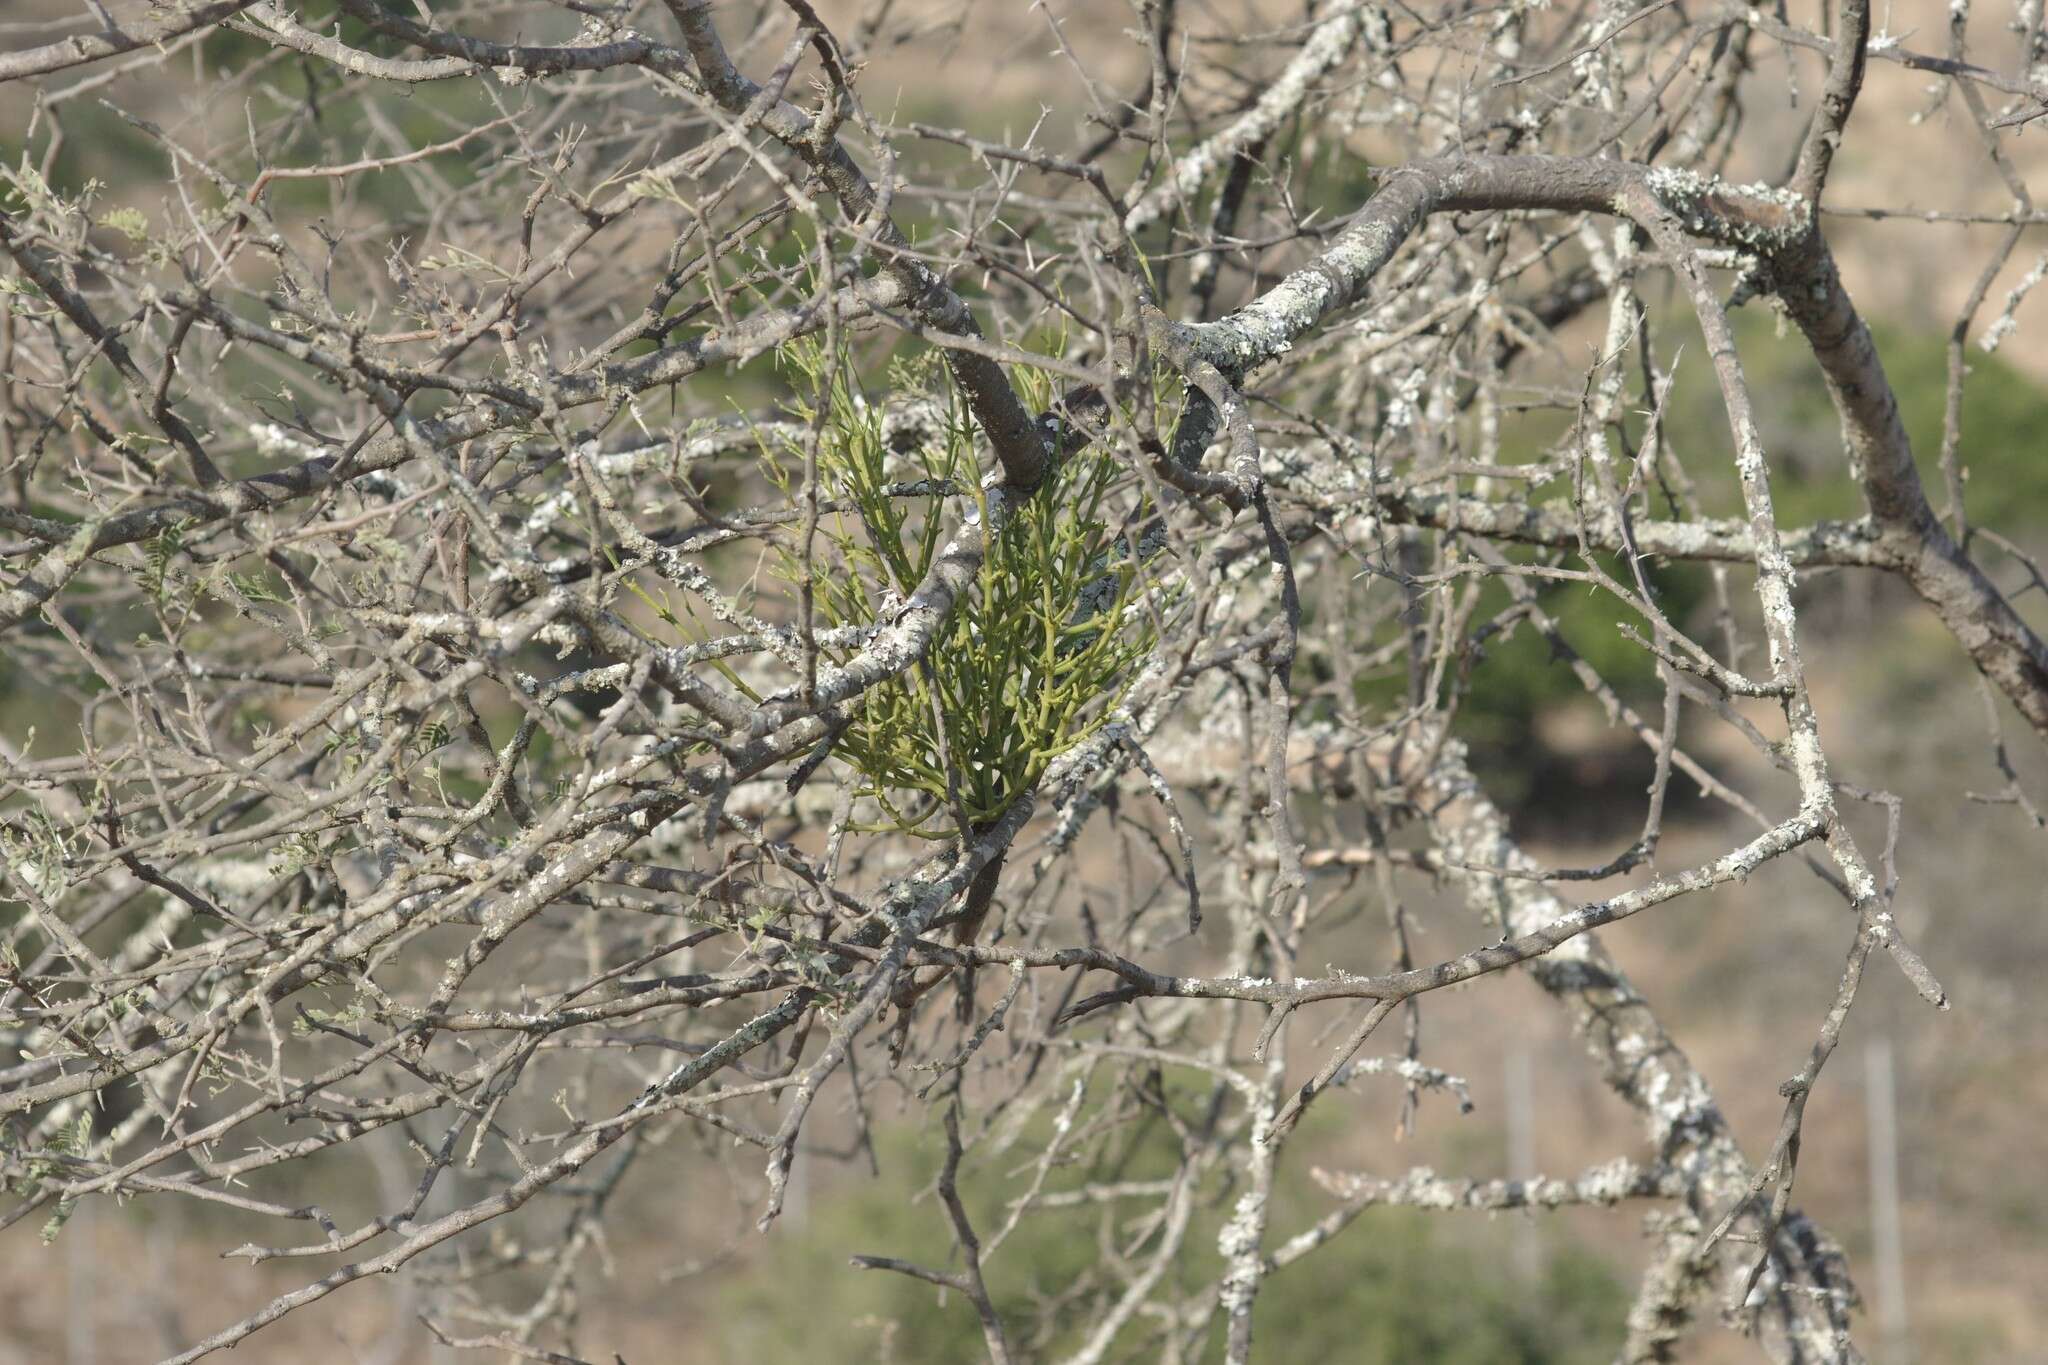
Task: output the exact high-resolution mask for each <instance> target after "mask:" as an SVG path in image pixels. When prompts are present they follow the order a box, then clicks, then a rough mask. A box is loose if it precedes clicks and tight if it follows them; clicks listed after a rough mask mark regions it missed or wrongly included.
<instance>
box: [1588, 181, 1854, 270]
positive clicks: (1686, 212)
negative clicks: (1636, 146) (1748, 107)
mask: <svg viewBox="0 0 2048 1365" xmlns="http://www.w3.org/2000/svg"><path fill="white" fill-rule="evenodd" d="M1643 185H1644V187H1645V188H1646V189H1648V190H1649V191H1650V193H1651V194H1652V195H1654V196H1656V199H1657V202H1658V203H1660V204H1662V205H1663V206H1664V207H1665V208H1666V209H1668V210H1669V211H1670V212H1671V213H1672V214H1673V215H1675V216H1676V217H1677V218H1678V220H1679V221H1680V222H1681V223H1683V224H1684V225H1685V229H1686V231H1687V232H1690V233H1692V234H1693V235H1694V236H1696V237H1706V238H1710V239H1712V240H1714V241H1717V242H1724V243H1727V244H1728V245H1731V246H1736V247H1742V248H1747V249H1748V250H1751V251H1755V252H1759V253H1762V254H1765V255H1769V254H1772V253H1775V252H1778V251H1783V250H1785V249H1787V248H1788V247H1792V246H1795V245H1797V244H1798V243H1799V242H1801V241H1803V240H1805V238H1806V236H1807V234H1808V233H1809V232H1810V231H1811V230H1812V228H1813V206H1812V205H1811V204H1809V203H1808V202H1807V201H1806V197H1805V196H1804V195H1801V194H1799V193H1797V192H1796V191H1793V190H1789V189H1784V188H1781V187H1778V186H1775V185H1767V184H1764V183H1763V182H1761V181H1758V182H1756V183H1754V184H1748V185H1732V184H1730V183H1728V182H1727V181H1725V180H1722V179H1720V178H1719V177H1718V176H1710V175H1702V174H1700V173H1699V172H1698V171H1693V170H1687V169H1684V168H1680V167H1672V166H1655V167H1652V168H1651V169H1650V170H1649V171H1647V172H1645V173H1644V175H1643ZM1624 207H1625V206H1624Z"/></svg>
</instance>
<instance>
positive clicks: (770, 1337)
mask: <svg viewBox="0 0 2048 1365" xmlns="http://www.w3.org/2000/svg"><path fill="white" fill-rule="evenodd" d="M937 1145H938V1144H937V1142H936V1140H935V1141H934V1143H933V1144H932V1146H933V1148H934V1150H933V1151H930V1152H927V1153H924V1154H923V1156H922V1157H913V1156H912V1155H911V1153H910V1152H909V1151H908V1150H907V1146H908V1144H907V1143H906V1142H905V1141H904V1140H903V1139H902V1137H901V1135H894V1136H892V1137H890V1138H888V1139H885V1140H884V1141H883V1142H882V1143H881V1155H880V1159H881V1161H882V1164H883V1177H884V1178H882V1179H879V1180H863V1181H861V1182H860V1183H858V1184H851V1185H847V1186H844V1187H842V1188H840V1189H838V1190H837V1191H836V1192H835V1193H834V1194H832V1195H831V1196H830V1197H828V1198H827V1199H825V1200H822V1201H821V1202H820V1203H819V1204H818V1205H816V1206H814V1207H813V1208H812V1209H811V1211H810V1213H809V1217H808V1219H807V1221H806V1223H805V1224H804V1225H803V1226H802V1227H801V1228H800V1229H797V1228H782V1229H778V1231H777V1234H776V1235H775V1236H774V1237H773V1238H772V1239H771V1249H770V1250H769V1251H768V1252H767V1255H766V1257H765V1260H764V1261H763V1262H757V1263H754V1264H751V1265H749V1266H747V1267H746V1268H745V1270H744V1272H743V1273H742V1274H741V1275H739V1276H738V1277H737V1278H736V1280H735V1281H734V1282H733V1284H732V1285H731V1287H730V1289H728V1290H727V1291H726V1293H725V1294H723V1295H721V1299H720V1301H721V1303H722V1304H728V1305H730V1308H731V1309H732V1310H736V1311H725V1312H722V1313H720V1314H719V1315H718V1318H717V1327H718V1330H719V1332H720V1333H721V1337H720V1341H719V1347H718V1350H719V1356H718V1358H719V1359H722V1360H729V1361H748V1362H757V1363H758V1365H775V1362H782V1361H789V1362H798V1361H813V1360H856V1359H857V1360H894V1361H900V1362H914V1363H915V1365H926V1362H941V1361H945V1362H951V1361H971V1360H980V1359H983V1358H984V1357H985V1348H984V1346H983V1344H982V1338H981V1327H980V1323H979V1320H978V1319H977V1317H976V1315H975V1312H974V1309H973V1307H972V1306H971V1305H970V1304H969V1303H968V1302H967V1301H966V1300H965V1299H963V1298H961V1297H960V1296H959V1295H957V1294H953V1295H944V1294H941V1293H940V1292H939V1291H938V1290H935V1289H934V1288H933V1287H932V1286H931V1285H929V1284H926V1283H924V1282H922V1281H917V1280H912V1279H910V1278H908V1277H906V1276H903V1275H900V1274H896V1273H894V1272H890V1271H881V1270H859V1269H855V1268H854V1267H853V1266H851V1265H850V1264H849V1262H848V1257H849V1255H850V1254H855V1253H860V1254H878V1255H889V1256H896V1257H900V1258H902V1259H905V1260H911V1261H917V1262H920V1263H922V1264H925V1265H930V1266H936V1267H943V1268H951V1267H954V1266H956V1265H957V1261H956V1259H955V1258H954V1253H953V1247H952V1241H951V1237H950V1234H949V1232H948V1230H947V1225H946V1218H945V1213H944V1211H943V1210H942V1209H941V1208H940V1207H939V1204H938V1201H937V1199H936V1198H935V1197H933V1196H931V1195H929V1194H927V1195H926V1197H925V1198H923V1199H921V1200H918V1201H917V1202H915V1203H910V1204H906V1203H905V1202H903V1200H902V1197H901V1190H902V1189H903V1188H904V1181H905V1180H906V1179H908V1178H910V1177H911V1173H912V1171H913V1170H915V1171H924V1170H926V1169H928V1167H932V1166H935V1164H936V1162H937V1160H938V1152H937V1150H936V1148H937ZM927 1158H928V1159H927ZM971 1159H972V1158H970V1160H971ZM983 1174H984V1175H986V1174H988V1172H987V1171H984V1172H983ZM1125 1174H1127V1175H1128V1173H1125ZM1330 1202H1331V1201H1330V1198H1329V1196H1327V1195H1324V1194H1321V1193H1320V1192H1303V1191H1299V1190H1296V1191H1291V1192H1289V1193H1288V1194H1286V1195H1284V1196H1283V1197H1282V1199H1281V1200H1280V1201H1279V1202H1278V1204H1277V1206H1276V1217H1275V1227H1276V1229H1278V1230H1279V1234H1278V1235H1277V1236H1276V1237H1275V1238H1274V1239H1273V1240H1274V1242H1275V1243H1277V1242H1278V1241H1280V1240H1283V1239H1284V1238H1285V1237H1286V1236H1287V1235H1289V1234H1290V1233H1291V1232H1292V1231H1294V1230H1296V1229H1298V1228H1300V1227H1302V1226H1305V1225H1306V1224H1307V1223H1309V1222H1310V1221H1312V1220H1313V1219H1314V1218H1316V1217H1318V1216H1320V1215H1321V1214H1322V1213H1323V1212H1325V1211H1326V1210H1327V1209H1328V1208H1329V1207H1330ZM1147 1207H1150V1206H1149V1205H1148V1206H1147ZM1136 1212H1138V1206H1136V1205H1132V1206H1128V1207H1126V1208H1124V1209H1123V1210H1122V1211H1121V1214H1118V1213H1114V1212H1113V1213H1112V1214H1111V1215H1110V1218H1111V1219H1112V1220H1113V1221H1112V1226H1113V1227H1114V1228H1115V1230H1116V1232H1117V1234H1119V1235H1118V1236H1117V1237H1116V1240H1117V1242H1118V1244H1119V1245H1125V1243H1126V1239H1127V1238H1129V1237H1130V1236H1131V1235H1132V1233H1131V1228H1130V1225H1129V1219H1130V1216H1131V1215H1133V1214H1135V1213H1136ZM1228 1212H1229V1200H1228V1199H1227V1198H1225V1199H1223V1200H1222V1201H1221V1205H1220V1207H1214V1208H1205V1209H1204V1210H1202V1211H1201V1212H1199V1213H1198V1214H1197V1215H1196V1219H1195V1226H1194V1228H1193V1229H1191V1231H1190V1233H1189V1235H1188V1239H1187V1243H1186V1248H1185V1250H1184V1252H1183V1256H1182V1261H1181V1264H1180V1265H1179V1266H1178V1267H1176V1270H1175V1272H1174V1273H1175V1274H1177V1275H1178V1276H1179V1277H1180V1278H1181V1279H1183V1280H1184V1281H1185V1282H1186V1283H1187V1284H1189V1285H1193V1284H1195V1283H1197V1282H1206V1281H1208V1280H1210V1279H1211V1278H1212V1277H1213V1276H1214V1275H1215V1274H1216V1273H1217V1270H1218V1268H1219V1267H1218V1257H1217V1252H1216V1233H1217V1230H1218V1228H1219V1227H1220V1225H1221V1223H1222V1221H1223V1219H1224V1218H1225V1217H1226V1216H1227V1215H1228ZM974 1216H975V1217H976V1220H977V1223H976V1230H977V1232H979V1233H980V1234H981V1235H982V1236H983V1237H984V1238H986V1237H987V1236H988V1235H989V1233H990V1231H991V1230H992V1229H993V1228H994V1227H995V1226H997V1225H999V1224H1000V1222H1001V1216H1002V1211H1001V1210H1000V1209H997V1208H992V1207H991V1208H986V1209H975V1210H974ZM1491 1226H1492V1227H1493V1229H1494V1231H1496V1232H1497V1225H1491ZM1488 1227H1489V1225H1487V1224H1484V1223H1482V1222H1479V1221H1475V1220H1472V1216H1470V1215H1457V1214H1427V1213H1418V1212H1415V1211H1413V1210H1406V1209H1381V1210H1374V1211H1370V1212H1368V1213H1366V1214H1364V1215H1362V1216H1361V1217H1360V1218H1359V1219H1358V1220H1357V1221H1356V1222H1354V1223H1353V1224H1351V1226H1349V1227H1348V1228H1346V1229H1345V1230H1344V1231H1343V1232H1341V1233H1339V1234H1338V1235H1337V1237H1336V1238H1335V1239H1334V1240H1332V1241H1331V1242H1330V1243H1328V1244H1327V1245H1325V1246H1324V1247H1322V1248H1321V1249H1320V1250H1318V1251H1317V1252H1315V1253H1314V1254H1313V1255H1311V1256H1309V1257H1307V1258H1306V1259H1304V1260H1302V1261H1300V1262H1298V1263H1297V1264H1296V1265H1294V1266H1291V1267H1289V1268H1287V1269H1285V1270H1282V1271H1279V1272H1277V1273H1276V1274H1274V1275H1273V1276H1272V1278H1270V1279H1269V1280H1268V1281H1267V1282H1266V1285H1265V1288H1264V1289H1263V1290H1262V1291H1261V1292H1260V1295H1259V1300H1258V1308H1257V1319H1256V1326H1255V1332H1256V1338H1257V1342H1258V1347H1257V1355H1258V1358H1259V1359H1261V1360H1273V1361H1330V1362H1344V1363H1345V1365H1395V1362H1402V1363H1403V1365H1405V1363H1406V1362H1413V1361H1429V1362H1431V1365H1572V1363H1575V1362H1589V1363H1590V1362H1595V1361H1601V1362H1604V1361H1607V1360H1611V1359H1612V1358H1613V1354H1614V1350H1615V1347H1616V1346H1617V1345H1618V1343H1619V1339H1620V1333H1621V1323H1622V1320H1623V1318H1624V1316H1625V1315H1626V1313H1627V1310H1628V1294H1627V1291H1626V1289H1625V1288H1624V1286H1623V1285H1622V1283H1621V1281H1620V1280H1619V1279H1617V1278H1616V1276H1615V1275H1614V1273H1613V1272H1612V1270H1611V1269H1610V1268H1609V1267H1608V1266H1607V1265H1606V1264H1605V1263H1604V1262H1603V1261H1601V1260H1600V1259H1599V1258H1597V1257H1595V1256H1593V1255H1592V1254H1590V1253H1589V1252H1587V1251H1585V1250H1583V1249H1581V1248H1579V1247H1577V1246H1575V1245H1573V1244H1571V1243H1569V1242H1564V1241H1561V1240H1559V1239H1558V1238H1557V1236H1556V1233H1557V1229H1556V1228H1555V1227H1549V1228H1545V1229H1544V1232H1545V1233H1546V1245H1547V1248H1548V1254H1547V1257H1546V1262H1545V1265H1544V1268H1543V1270H1542V1272H1541V1274H1540V1277H1539V1278H1538V1279H1536V1280H1535V1281H1533V1282H1530V1281H1525V1280H1523V1279H1522V1278H1521V1277H1520V1276H1519V1275H1518V1274H1517V1273H1516V1271H1515V1269H1514V1267H1513V1266H1512V1264H1511V1263H1510V1255H1509V1248H1508V1246H1507V1245H1506V1243H1505V1241H1504V1240H1503V1239H1501V1238H1499V1237H1498V1236H1490V1235H1489V1234H1488ZM1098 1232H1099V1227H1098V1223H1097V1221H1096V1218H1095V1215H1093V1214H1090V1213H1078V1212H1076V1211H1073V1210H1064V1211H1059V1212H1053V1213H1041V1214H1036V1215H1031V1216H1027V1217H1026V1218H1025V1219H1024V1220H1023V1221H1022V1222H1021V1223H1020V1224H1019V1225H1018V1228H1017V1231H1016V1232H1015V1233H1014V1234H1013V1235H1012V1236H1011V1237H1010V1239H1009V1240H1008V1241H1007V1242H1005V1243H1004V1244H1003V1246H1002V1247H1001V1249H1000V1250H999V1251H998V1253H997V1254H996V1255H995V1257H994V1258H992V1259H991V1260H990V1261H989V1262H988V1264H987V1266H986V1268H985V1273H986V1276H987V1279H988V1284H989V1290H990V1294H991V1296H992V1298H993V1299H994V1301H995V1304H996V1308H997V1310H998V1311H999V1312H1000V1313H1001V1314H1002V1316H1003V1320H1004V1327H1005V1330H1006V1331H1007V1332H1008V1334H1009V1338H1010V1342H1011V1346H1012V1349H1013V1352H1014V1353H1015V1354H1016V1355H1017V1357H1018V1358H1019V1359H1024V1360H1039V1359H1045V1360H1057V1359H1060V1358H1061V1357H1063V1356H1064V1355H1065V1354H1067V1353H1068V1352H1070V1351H1072V1350H1074V1349H1075V1348H1076V1347H1078V1346H1079V1345H1080V1340H1079V1337H1078V1336H1077V1335H1076V1334H1075V1333H1073V1332H1071V1331H1069V1330H1067V1329H1066V1328H1065V1327H1064V1325H1063V1318H1062V1314H1061V1303H1062V1297H1063V1296H1064V1295H1066V1294H1068V1293H1070V1292H1071V1291H1072V1290H1073V1288H1074V1287H1075V1285H1076V1283H1077V1281H1079V1280H1080V1279H1081V1277H1084V1276H1091V1275H1101V1274H1102V1270H1101V1266H1102V1258H1101V1250H1100V1245H1099V1243H1098V1240H1097V1239H1098ZM1475 1234H1476V1235H1475ZM1126 1249H1128V1247H1127V1246H1126ZM1144 1250H1145V1248H1143V1247H1141V1248H1140V1249H1139V1254H1141V1255H1142V1254H1144ZM1156 1326H1157V1324H1156V1323H1152V1322H1149V1321H1140V1322H1137V1323H1134V1324H1133V1325H1131V1326H1130V1327H1127V1328H1126V1329H1125V1331H1124V1333H1123V1335H1122V1336H1121V1337H1119V1338H1118V1341H1117V1349H1114V1350H1112V1352H1111V1356H1110V1358H1111V1359H1116V1360H1136V1359H1146V1358H1149V1355H1150V1353H1149V1352H1148V1351H1146V1350H1145V1349H1144V1347H1145V1346H1146V1345H1147V1344H1148V1342H1149V1341H1150V1339H1151V1338H1150V1333H1151V1332H1152V1331H1153V1330H1155V1329H1156ZM1212 1326H1213V1331H1212V1333H1211V1336H1210V1339H1209V1341H1208V1344H1207V1346H1206V1348H1205V1349H1204V1350H1203V1351H1202V1353H1201V1354H1200V1355H1199V1356H1197V1357H1196V1358H1197V1359H1199V1360H1202V1361H1204V1362H1207V1361H1213V1360H1221V1359H1222V1357H1223V1341H1222V1326H1221V1318H1220V1317H1219V1318H1218V1319H1217V1321H1216V1322H1215V1323H1214V1324H1213V1325H1212ZM885 1345H886V1348H887V1349H886V1351H885V1349H884V1347H885Z"/></svg>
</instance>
